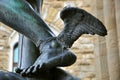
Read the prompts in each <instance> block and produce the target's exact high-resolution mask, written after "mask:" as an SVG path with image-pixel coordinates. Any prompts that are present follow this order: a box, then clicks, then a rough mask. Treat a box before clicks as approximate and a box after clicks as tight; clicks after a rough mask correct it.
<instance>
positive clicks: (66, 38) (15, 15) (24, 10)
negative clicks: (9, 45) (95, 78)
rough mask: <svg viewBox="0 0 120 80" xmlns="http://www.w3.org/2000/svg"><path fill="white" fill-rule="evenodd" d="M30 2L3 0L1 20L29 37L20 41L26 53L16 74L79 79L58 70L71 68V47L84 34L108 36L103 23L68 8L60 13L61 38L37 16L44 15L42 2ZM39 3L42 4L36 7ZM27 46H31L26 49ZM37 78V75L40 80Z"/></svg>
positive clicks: (53, 79) (54, 79)
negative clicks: (61, 21)
mask: <svg viewBox="0 0 120 80" xmlns="http://www.w3.org/2000/svg"><path fill="white" fill-rule="evenodd" d="M27 1H28V2H29V3H30V4H28V2H26V1H25V0H1V1H0V21H1V22H3V23H4V24H6V25H8V26H10V27H11V28H13V29H15V30H16V31H18V32H19V33H21V34H23V35H25V36H26V38H20V39H23V40H25V41H23V42H25V43H24V44H23V46H21V48H24V50H23V52H20V54H22V55H23V56H21V60H20V64H19V68H18V69H17V72H18V73H20V74H21V75H23V76H26V77H27V78H28V77H30V76H32V78H33V79H34V80H79V79H77V78H75V77H74V78H73V76H72V75H70V74H68V73H66V72H65V71H63V70H61V69H57V68H56V67H65V66H70V65H72V64H73V63H74V62H75V61H76V56H75V55H74V54H73V53H72V52H71V51H70V50H69V48H70V47H71V46H72V44H73V43H74V41H76V40H77V39H78V38H79V37H80V36H81V35H82V34H92V35H94V34H98V35H100V36H105V35H107V30H106V28H105V27H104V25H103V24H102V22H101V21H99V20H98V19H97V18H95V17H94V16H92V15H91V14H89V13H88V12H86V11H85V10H83V9H79V8H76V7H65V8H64V9H63V10H62V11H61V13H60V17H61V19H62V20H63V21H64V24H65V27H64V29H63V31H62V32H61V33H60V34H59V35H58V36H55V35H54V33H53V32H52V31H51V30H50V28H49V26H48V25H47V24H46V23H45V21H44V20H42V18H41V17H40V14H38V12H39V13H40V12H41V11H40V10H41V8H39V7H40V6H41V5H42V1H41V2H40V0H36V1H34V2H33V3H31V0H30V1H29V0H27ZM36 2H37V3H39V4H35V3H36ZM30 5H31V6H33V8H31V7H30ZM35 8H36V9H37V11H35ZM23 37H24V36H23ZM31 41H32V42H33V43H32V42H31ZM25 46H31V47H28V48H25ZM29 49H31V50H29ZM37 49H38V50H39V51H38V50H37ZM29 52H30V53H29ZM31 52H33V53H31ZM34 54H35V55H34ZM32 55H34V57H32ZM38 55H39V57H38ZM37 57H38V58H37ZM36 58H37V60H35V59H36ZM25 59H26V60H25ZM22 61H25V63H23V62H22ZM29 61H31V62H29ZM41 73H42V74H43V73H44V74H45V75H47V79H46V78H45V77H43V78H42V76H41V77H39V76H40V75H42V74H41ZM49 73H52V74H49ZM54 73H55V74H54ZM56 73H58V74H56ZM34 76H38V78H39V79H37V78H36V77H34ZM56 76H57V77H56ZM40 78H41V79H40ZM33 79H32V80H33ZM29 80H31V79H29Z"/></svg>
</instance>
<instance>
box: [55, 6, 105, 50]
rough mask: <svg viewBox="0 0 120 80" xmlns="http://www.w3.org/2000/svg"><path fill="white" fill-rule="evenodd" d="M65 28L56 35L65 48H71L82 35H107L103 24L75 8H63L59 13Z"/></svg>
mask: <svg viewBox="0 0 120 80" xmlns="http://www.w3.org/2000/svg"><path fill="white" fill-rule="evenodd" d="M60 17H61V19H62V20H63V21H64V24H65V27H64V29H63V31H62V32H61V33H60V34H59V35H58V37H57V38H58V40H59V42H61V43H62V44H63V43H64V45H65V46H66V47H69V48H70V47H71V46H72V44H73V43H74V41H76V40H77V39H78V38H79V37H80V36H81V35H82V34H92V35H94V34H98V35H100V36H105V35H107V30H106V28H105V26H104V25H103V23H102V22H101V21H100V20H98V19H97V18H96V17H94V16H93V15H91V14H90V13H88V12H87V11H85V10H83V9H79V8H77V7H67V8H64V9H63V10H62V11H61V13H60Z"/></svg>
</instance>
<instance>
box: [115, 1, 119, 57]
mask: <svg viewBox="0 0 120 80" xmlns="http://www.w3.org/2000/svg"><path fill="white" fill-rule="evenodd" d="M115 10H116V11H115V12H116V23H117V24H116V26H117V35H118V42H119V56H120V31H119V30H120V0H115ZM119 59H120V57H119Z"/></svg>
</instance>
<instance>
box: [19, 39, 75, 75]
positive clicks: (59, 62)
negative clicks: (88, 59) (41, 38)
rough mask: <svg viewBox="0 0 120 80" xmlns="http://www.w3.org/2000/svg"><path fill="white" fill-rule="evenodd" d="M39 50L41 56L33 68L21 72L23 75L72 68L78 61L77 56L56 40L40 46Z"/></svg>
mask: <svg viewBox="0 0 120 80" xmlns="http://www.w3.org/2000/svg"><path fill="white" fill-rule="evenodd" d="M39 50H40V51H41V55H40V56H39V57H38V59H37V60H36V61H35V63H34V64H33V65H32V66H30V67H29V68H27V69H24V70H23V71H22V72H21V74H22V75H29V74H34V73H36V72H43V71H48V70H49V69H52V68H54V67H64V66H70V65H72V64H73V63H74V62H75V61H76V56H75V55H74V54H73V53H72V52H71V51H69V50H68V49H67V48H66V47H64V45H62V44H61V43H60V42H59V41H58V40H57V39H56V38H52V39H49V40H47V41H45V42H43V43H42V44H41V45H40V46H39Z"/></svg>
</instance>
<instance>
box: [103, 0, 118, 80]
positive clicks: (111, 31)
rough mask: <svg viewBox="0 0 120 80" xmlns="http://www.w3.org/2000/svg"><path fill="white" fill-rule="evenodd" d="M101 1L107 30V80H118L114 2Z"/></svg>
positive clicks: (110, 0) (109, 0) (112, 0)
mask: <svg viewBox="0 0 120 80" xmlns="http://www.w3.org/2000/svg"><path fill="white" fill-rule="evenodd" d="M103 1H104V17H105V25H106V27H107V30H108V35H107V37H106V44H107V59H108V69H109V78H110V80H120V65H119V63H120V62H119V49H118V41H117V29H116V18H115V6H114V0H103Z"/></svg>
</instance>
